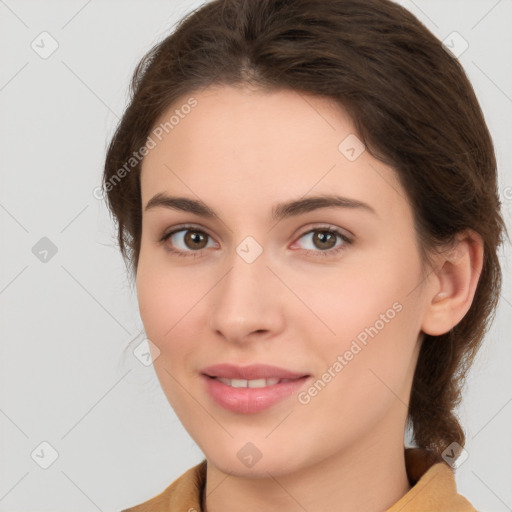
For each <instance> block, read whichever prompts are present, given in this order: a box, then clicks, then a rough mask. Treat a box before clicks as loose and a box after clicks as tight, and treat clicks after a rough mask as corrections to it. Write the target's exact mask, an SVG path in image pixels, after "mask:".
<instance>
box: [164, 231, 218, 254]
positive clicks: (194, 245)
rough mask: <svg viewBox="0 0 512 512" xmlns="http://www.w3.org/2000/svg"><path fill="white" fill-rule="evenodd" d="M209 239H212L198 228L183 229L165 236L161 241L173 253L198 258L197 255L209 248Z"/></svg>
mask: <svg viewBox="0 0 512 512" xmlns="http://www.w3.org/2000/svg"><path fill="white" fill-rule="evenodd" d="M208 239H211V237H210V235H208V234H207V233H205V232H204V231H201V230H199V229H196V228H184V227H182V228H181V229H176V230H174V231H171V232H170V233H168V234H166V235H164V236H163V237H162V239H161V241H162V243H164V244H166V246H167V248H168V250H169V251H171V252H173V253H176V254H179V255H182V256H189V255H192V256H196V254H195V253H199V252H201V251H202V250H203V249H205V248H207V247H209V246H208ZM210 247H211V245H210Z"/></svg>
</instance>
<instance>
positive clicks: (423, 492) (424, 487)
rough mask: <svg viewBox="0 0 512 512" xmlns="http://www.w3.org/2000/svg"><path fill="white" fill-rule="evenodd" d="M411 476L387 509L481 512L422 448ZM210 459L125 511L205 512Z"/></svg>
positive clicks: (411, 463)
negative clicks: (205, 493)
mask: <svg viewBox="0 0 512 512" xmlns="http://www.w3.org/2000/svg"><path fill="white" fill-rule="evenodd" d="M405 465H406V470H407V477H408V478H409V483H410V484H411V486H412V488H411V489H410V490H409V491H408V492H407V493H406V494H405V495H404V496H402V497H401V498H400V499H399V500H398V501H397V502H396V503H395V504H394V505H393V506H392V507H391V508H388V509H387V510H386V511H385V512H478V511H477V510H476V509H475V508H474V507H473V506H472V505H471V503H469V501H468V500H467V499H466V498H464V497H463V496H461V495H460V494H458V493H457V488H456V484H455V478H454V473H453V470H452V468H451V467H450V466H449V465H448V464H446V463H445V462H436V461H435V460H433V459H432V457H431V456H430V453H429V452H427V451H426V450H422V449H420V448H405ZM205 483H206V459H205V460H203V461H201V462H200V463H199V464H198V465H197V466H194V467H193V468H191V469H189V470H188V471H186V472H185V473H183V475H181V476H180V477H179V478H178V479H176V480H175V481H174V482H173V483H172V484H171V485H170V486H169V487H167V489H165V490H164V491H163V492H162V493H161V494H159V495H158V496H155V497H154V498H152V499H150V500H149V501H146V502H144V503H141V504H140V505H137V506H135V507H132V508H129V509H126V510H123V512H203V510H202V508H201V503H202V493H203V491H204V487H205Z"/></svg>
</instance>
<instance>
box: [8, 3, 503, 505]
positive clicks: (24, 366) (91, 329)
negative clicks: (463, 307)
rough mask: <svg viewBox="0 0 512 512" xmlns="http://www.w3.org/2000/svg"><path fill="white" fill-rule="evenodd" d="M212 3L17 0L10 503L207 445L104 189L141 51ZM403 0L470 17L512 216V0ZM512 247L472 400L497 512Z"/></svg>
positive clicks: (456, 17) (482, 494)
mask: <svg viewBox="0 0 512 512" xmlns="http://www.w3.org/2000/svg"><path fill="white" fill-rule="evenodd" d="M200 3H201V2H191V1H169V0H167V1H156V0H152V1H144V2H143V1H141V0H140V1H133V0H132V1H126V0H125V1H123V2H121V1H113V0H111V1H103V2H100V1H99V0H89V1H84V0H80V1H70V0H67V1H65V2H64V1H60V2H57V1H54V2H49V1H41V0H38V1H22V0H19V1H15V0H5V1H2V0H0V52H1V66H0V141H1V151H0V169H1V180H2V182H1V187H0V226H1V236H2V238H1V248H2V260H1V265H0V316H1V318H0V319H1V323H0V339H1V345H0V351H1V352H0V365H1V369H0V370H1V372H0V375H1V377H0V379H1V380H0V434H1V436H0V443H1V444H0V453H1V456H0V510H1V511H2V512H5V511H9V512H21V511H52V512H60V511H69V510H74V511H83V512H86V511H96V510H100V511H105V512H106V511H114V510H120V509H121V508H123V507H126V506H128V505H133V504H136V503H139V502H141V501H144V500H146V499H149V498H150V497H153V496H155V495H156V494H158V493H159V492H161V491H162V490H163V489H164V488H165V487H166V486H167V485H169V484H170V483H171V482H172V481H173V480H174V479H175V478H177V477H178V476H179V475H181V474H182V473H183V472H184V471H185V470H186V469H188V468H190V467H191V466H193V465H195V464H196V463H197V462H199V461H200V460H201V459H202V454H201V452H200V451H199V449H198V448H197V447H196V446H195V443H194V442H193V440H192V439H191V438H190V437H189V436H188V434H187V433H186V432H185V431H184V429H183V427H182V426H181V424H180V422H179V420H178V419H177V418H176V416H175V415H174V413H173V411H172V409H171V408H170V406H169V405H168V403H167V400H166V399H165V397H164V395H163V393H162V391H161V389H160V387H159V384H158V381H157V380H156V377H155V375H154V371H153V368H152V367H151V366H144V365H143V364H142V363H141V362H140V361H139V360H138V359H137V358H136V357H135V356H134V355H133V353H132V350H133V348H134V347H135V346H137V345H138V344H139V343H140V342H141V340H142V339H144V335H143V332H141V329H142V323H141V321H140V318H139V315H138V309H137V302H136V296H135V293H134V289H133V287H132V286H131V285H130V283H129V282H128V280H127V277H126V273H125V267H124V264H123V262H122V259H121V257H120V255H119V252H118V250H117V248H116V245H115V238H114V236H115V231H114V228H113V224H112V222H111V220H110V218H109V215H108V213H107V210H106V207H105V205H104V204H103V202H102V201H101V200H98V199H96V198H95V197H94V189H95V188H96V187H97V186H98V185H99V184H100V181H101V172H102V165H103V160H104V155H105V149H106V144H107V141H108V139H109V137H110V136H111V135H112V133H113V130H114V127H115V125H116V123H117V121H118V118H119V117H120V116H121V114H122V112H123V108H124V107H125V104H126V101H127V92H128V81H129V78H130V77H131V73H132V72H133V70H134V68H135V65H136V63H137V62H138V60H139V59H140V58H141V57H142V55H143V54H144V53H145V52H146V51H147V50H149V49H150V47H151V46H152V45H153V44H155V43H156V42H157V41H159V40H160V39H162V38H163V37H165V35H167V34H168V33H169V30H170V29H171V28H172V26H173V25H174V23H175V22H176V21H177V20H178V19H180V18H181V17H182V16H183V15H184V14H185V13H186V12H188V11H189V10H191V9H192V8H194V7H196V6H199V5H200ZM400 3H401V4H402V5H404V6H405V7H406V8H408V9H409V10H411V11H412V12H413V13H414V14H415V15H416V16H417V17H418V18H419V19H420V20H421V21H422V22H423V23H425V25H426V26H427V27H428V28H429V29H430V30H432V31H433V32H434V33H435V34H436V35H437V36H438V37H439V38H440V39H441V40H445V38H447V37H448V36H450V34H452V32H454V31H456V32H458V33H459V34H460V35H461V36H462V37H463V38H464V40H465V41H467V43H468V44H469V47H468V48H467V50H466V51H464V53H462V54H461V55H460V57H459V58H460V60H461V62H462V64H463V65H464V67H465V69H466V70H467V73H468V75H469V77H470V79H471V81H472V83H473V85H474V87H475V90H476V93H477V95H478V97H479V99H480V102H481V105H482V108H483V110H484V113H485V116H486V120H487V122H488V124H489V127H490V130H491V133H492V135H493V138H494V141H495V145H496V152H497V157H498V162H499V166H500V173H501V174H500V194H501V197H502V201H503V211H504V215H505V217H506V219H507V223H508V225H509V226H510V219H511V216H512V215H511V211H512V175H511V162H512V152H511V135H512V121H511V119H512V66H511V58H510V57H511V50H512V32H511V31H510V26H512V2H511V1H510V0H499V1H497V0H472V1H468V0H460V1H455V0H449V1H447V0H437V1H433V0H414V1H412V0H403V1H401V2H400ZM45 31H46V32H48V33H49V34H50V35H49V36H48V35H42V36H41V35H40V34H41V33H42V32H45ZM451 40H454V39H453V37H452V39H451ZM55 41H56V43H55ZM454 41H455V45H456V48H458V49H461V48H462V46H460V42H459V43H457V42H456V40H454ZM52 44H54V45H55V44H58V48H57V49H56V50H55V51H54V53H53V54H51V55H49V56H48V55H46V54H45V52H50V51H51V50H52ZM43 57H45V58H43ZM44 237H46V238H47V239H48V240H46V239H44V240H42V241H41V239H43V238H44ZM49 241H50V242H49ZM34 247H35V248H34ZM52 250H53V252H55V250H56V253H55V254H53V252H52ZM45 251H47V252H45ZM509 256H510V244H509V243H507V245H506V247H505V248H504V250H503V251H502V262H503V265H504V272H505V287H504V291H503V293H502V301H501V304H500V306H499V310H498V313H497V317H496V322H495V324H494V326H493V328H492V329H491V331H490V332H489V334H488V336H487V338H486V342H485V345H484V347H483V349H482V351H481V352H480V354H479V356H478V359H477V361H476V364H475V366H474V368H473V370H472V372H471V375H470V378H469V380H468V384H467V387H466V391H465V402H464V405H463V406H462V407H461V409H460V416H461V418H462V420H463V422H464V426H465V429H466V432H467V446H466V449H467V451H468V454H469V457H468V459H467V460H466V461H465V462H464V463H463V464H462V465H461V466H460V467H459V469H458V470H457V474H456V480H457V485H458V488H459V492H460V493H461V494H463V495H465V496H466V497H467V498H468V499H469V500H470V501H471V502H472V503H473V504H474V505H475V506H476V507H477V508H478V509H479V510H484V511H493V512H501V511H506V510H512V487H511V485H510V482H511V481H512V449H511V448H512V440H511V439H512V436H511V435H510V432H511V426H512V372H510V363H511V361H512V357H511V356H512V344H511V343H510V332H511V317H512V315H511V313H512V289H511V287H510V282H511V279H510V276H511V273H510V267H509V265H508V264H507V261H506V260H507V259H509ZM127 346H128V350H124V349H125V348H126V347H127ZM42 442H46V443H49V444H50V445H51V447H53V448H50V447H48V446H47V445H41V443H42ZM52 450H55V451H56V452H57V453H58V458H57V459H56V460H55V461H54V462H53V463H52V464H51V465H50V466H49V467H48V468H47V469H43V468H42V467H41V466H42V465H43V466H44V465H48V464H50V463H51V462H52V453H53V451H52Z"/></svg>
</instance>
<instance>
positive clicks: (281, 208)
mask: <svg viewBox="0 0 512 512" xmlns="http://www.w3.org/2000/svg"><path fill="white" fill-rule="evenodd" d="M158 207H161V208H170V209H173V210H179V211H184V212H188V213H193V214H195V215H199V216H201V217H205V218H213V217H217V218H220V217H219V216H218V214H217V213H216V212H215V210H213V209H212V208H210V207H209V206H208V205H207V204H206V203H204V202H203V201H201V200H200V199H192V198H189V197H177V196H169V195H167V194H165V193H163V192H159V193H158V194H156V195H154V196H153V197H152V198H151V199H150V200H149V201H148V203H147V204H146V207H145V208H144V211H148V210H151V209H153V208H158ZM333 207H335V208H347V209H360V210H363V211H366V212H369V213H372V214H374V215H376V216H377V217H378V215H377V212H376V211H375V210H374V209H373V208H372V207H371V206H370V205H369V204H367V203H363V202H362V201H359V200H357V199H351V198H348V197H343V196H339V195H319V196H311V197H305V198H300V199H294V200H291V201H286V202H282V203H278V204H276V205H275V206H274V207H273V208H272V215H271V220H272V221H280V220H283V219H285V218H288V217H292V216H296V215H301V214H304V213H308V212H311V211H314V210H319V209H321V208H333Z"/></svg>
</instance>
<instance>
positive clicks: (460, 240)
mask: <svg viewBox="0 0 512 512" xmlns="http://www.w3.org/2000/svg"><path fill="white" fill-rule="evenodd" d="M483 255H484V249H483V240H482V237H481V236H480V235H479V234H478V233H476V232H475V231H473V230H467V231H464V232H462V233H459V235H458V236H457V237H456V240H455V242H454V244H452V245H450V247H449V248H446V250H444V251H442V252H440V253H439V254H438V255H437V256H436V264H435V269H434V273H435V278H434V279H432V281H431V282H432V286H430V287H429V292H428V296H427V304H426V310H425V315H424V317H423V323H422V327H421V329H422V331H423V332H424V333H425V334H430V335H432V336H440V335H441V334H445V333H447V332H448V331H449V330H450V329H452V328H453V327H454V326H456V325H457V324H458V323H459V322H460V321H461V320H462V318H463V317H464V315H465V314H466V313H467V312H468V310H469V308H470V307H471V304H472V302H473V297H474V295H475V291H476V287H477V284H478V279H479V277H480V273H481V272H482V265H483Z"/></svg>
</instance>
